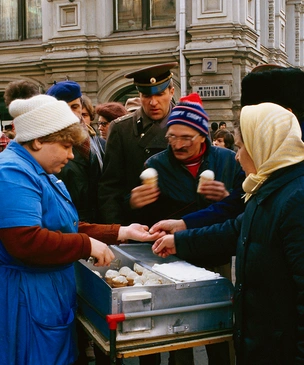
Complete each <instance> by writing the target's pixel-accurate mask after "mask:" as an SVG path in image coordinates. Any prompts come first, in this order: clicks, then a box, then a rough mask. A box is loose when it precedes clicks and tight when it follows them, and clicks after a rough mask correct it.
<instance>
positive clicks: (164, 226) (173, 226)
mask: <svg viewBox="0 0 304 365" xmlns="http://www.w3.org/2000/svg"><path fill="white" fill-rule="evenodd" d="M185 229H187V226H186V223H185V222H184V221H183V220H182V219H178V220H177V219H167V220H163V221H159V222H157V223H155V224H154V225H153V226H152V227H151V228H150V230H149V232H150V233H151V234H154V233H156V232H159V233H160V232H163V231H165V232H166V233H171V234H173V233H174V232H178V231H183V230H185Z"/></svg>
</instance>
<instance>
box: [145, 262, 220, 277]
mask: <svg viewBox="0 0 304 365" xmlns="http://www.w3.org/2000/svg"><path fill="white" fill-rule="evenodd" d="M152 269H153V270H154V271H157V272H158V273H160V274H163V275H166V276H167V277H169V278H171V279H173V280H177V281H201V280H213V279H217V278H218V277H219V276H220V274H218V273H215V272H213V271H209V270H206V269H204V268H201V267H197V266H194V265H191V264H189V263H188V262H186V261H175V262H170V263H168V264H154V265H153V266H152Z"/></svg>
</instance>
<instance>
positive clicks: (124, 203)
mask: <svg viewBox="0 0 304 365" xmlns="http://www.w3.org/2000/svg"><path fill="white" fill-rule="evenodd" d="M172 106H173V104H171V107H172ZM169 114H170V112H169ZM169 114H168V115H169ZM167 119H168V116H167V117H165V118H164V119H163V120H162V121H161V122H160V123H159V122H153V121H152V120H151V119H149V118H148V117H147V116H146V115H145V114H144V112H143V110H142V108H140V109H138V110H137V111H136V112H134V113H133V114H130V115H126V116H123V117H120V118H118V119H117V120H114V121H113V122H112V123H111V126H110V134H109V137H108V139H107V145H106V153H105V158H104V170H103V174H102V177H101V181H100V184H99V191H98V198H99V210H100V217H101V222H102V223H108V224H111V223H122V224H130V223H132V222H134V219H133V215H132V211H130V209H129V200H128V199H127V197H128V196H129V194H130V192H131V190H132V189H133V188H135V187H136V186H138V185H140V184H141V181H140V178H139V175H140V173H141V172H142V169H143V166H144V162H145V161H146V160H147V158H149V157H150V156H152V155H154V154H155V153H158V152H160V151H162V150H164V149H165V148H166V147H167V140H166V139H165V135H166V132H167V128H166V125H167ZM145 125H148V127H147V128H144V127H143V126H145Z"/></svg>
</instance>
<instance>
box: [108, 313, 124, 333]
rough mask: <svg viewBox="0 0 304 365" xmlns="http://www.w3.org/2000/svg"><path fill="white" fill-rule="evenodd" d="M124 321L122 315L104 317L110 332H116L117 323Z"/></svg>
mask: <svg viewBox="0 0 304 365" xmlns="http://www.w3.org/2000/svg"><path fill="white" fill-rule="evenodd" d="M125 319H126V316H125V315H124V314H123V313H118V314H108V315H107V316H106V321H107V322H108V324H109V329H110V330H116V329H117V323H118V322H123V321H124V320H125Z"/></svg>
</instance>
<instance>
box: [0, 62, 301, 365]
mask: <svg viewBox="0 0 304 365" xmlns="http://www.w3.org/2000/svg"><path fill="white" fill-rule="evenodd" d="M177 66H178V64H177V62H170V63H165V64H159V65H153V66H150V67H145V68H141V69H139V70H136V71H133V72H130V73H128V74H127V75H125V77H126V78H128V79H132V81H133V84H134V85H135V87H136V89H137V90H138V93H139V96H138V97H136V98H131V99H129V100H127V102H126V103H125V104H122V103H119V102H114V101H109V102H106V103H100V104H97V105H96V106H93V104H92V101H91V100H90V98H89V97H88V96H87V95H84V94H83V93H82V90H81V87H80V85H79V84H78V83H77V82H75V81H71V80H65V81H58V82H54V84H53V85H52V86H51V87H50V88H49V89H48V90H47V91H46V93H44V94H41V93H40V90H39V88H38V87H37V86H36V85H35V84H33V83H31V82H29V81H26V80H19V81H13V82H11V83H9V84H8V85H7V88H6V90H5V93H4V100H5V103H6V105H7V107H8V109H9V113H10V114H11V116H12V118H13V122H12V124H11V131H10V132H11V133H12V134H10V137H8V136H7V135H6V133H5V131H2V132H1V136H0V152H1V153H0V179H1V185H0V191H1V193H2V196H3V195H4V194H5V195H7V196H10V203H9V204H8V205H6V208H5V209H3V210H1V213H0V273H1V277H2V280H1V281H0V309H1V312H2V316H1V317H0V348H1V349H4V348H5V349H6V350H5V351H0V363H1V364H12V365H27V364H31V365H38V364H39V365H40V364H47V365H68V364H75V365H76V364H77V365H82V364H88V363H89V361H91V360H93V359H94V361H95V364H96V365H106V364H110V359H109V357H108V356H106V355H105V354H104V353H103V352H102V351H101V350H100V349H99V348H97V347H94V344H93V342H92V339H91V337H90V336H89V335H88V334H86V333H84V332H83V330H82V329H81V328H80V327H79V326H77V321H76V320H75V316H76V308H77V297H76V282H75V277H74V270H73V263H74V262H75V261H77V260H79V259H88V258H89V257H94V258H95V264H94V265H96V266H97V267H98V266H109V265H110V263H111V261H112V260H113V259H114V254H113V252H112V251H111V249H110V247H109V245H113V244H120V243H121V242H151V250H153V252H154V253H155V254H156V255H159V256H160V257H167V256H169V255H172V254H173V255H176V256H178V257H179V258H182V259H184V260H186V261H188V262H190V263H192V264H194V265H196V266H200V267H204V268H208V269H209V270H212V271H215V272H218V273H220V274H221V275H222V276H225V277H227V278H228V279H230V280H231V259H232V257H233V256H235V257H236V273H235V275H236V282H235V294H234V300H233V303H234V314H235V319H234V337H233V338H234V346H235V353H236V363H237V364H238V365H262V364H265V365H269V364H271V365H279V364H283V365H285V364H286V365H291V364H293V365H300V364H303V363H304V345H303V342H304V328H303V322H304V317H303V316H304V315H303V309H304V299H303V298H304V242H303V240H304V238H302V237H304V224H303V222H302V217H301V209H302V205H303V203H304V162H303V161H304V143H303V137H302V131H303V125H304V95H303V93H304V91H302V81H304V72H303V71H301V70H299V69H296V68H284V67H280V66H277V65H266V66H265V67H258V68H256V69H254V70H253V71H252V72H250V73H249V74H248V75H246V76H245V77H244V78H243V80H242V95H241V111H240V118H239V120H236V121H235V122H234V125H233V129H232V128H228V126H227V123H226V122H224V121H222V122H220V123H216V122H211V121H210V120H209V116H208V113H207V111H206V110H205V108H204V105H203V102H202V100H201V99H200V97H199V95H198V94H196V93H190V94H189V95H187V96H184V97H181V98H180V99H179V100H178V101H176V100H175V99H174V82H173V77H172V76H173V73H172V72H173V70H174V68H175V67H177ZM263 85H265V87H261V86H263ZM266 86H267V87H266ZM210 122H211V125H210V127H209V123H210ZM302 152H303V156H302ZM146 168H153V169H155V170H156V171H157V173H158V179H157V185H149V184H142V182H141V179H140V175H141V173H142V172H143V170H145V169H146ZM205 170H212V171H213V173H214V179H213V180H209V181H206V182H205V183H204V184H202V185H200V184H199V180H200V175H201V173H202V172H204V171H205ZM302 195H303V197H302ZM206 351H207V355H208V362H209V364H210V365H229V364H230V365H232V364H231V363H230V354H229V348H228V343H227V342H223V343H218V344H212V345H207V346H206ZM168 361H169V365H194V357H193V350H192V349H191V348H190V349H182V350H178V351H171V352H170V356H169V360H168ZM139 362H140V364H141V365H160V363H161V358H160V354H151V355H145V356H141V357H140V358H139ZM116 363H117V364H121V360H120V359H117V360H116Z"/></svg>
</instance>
